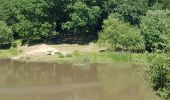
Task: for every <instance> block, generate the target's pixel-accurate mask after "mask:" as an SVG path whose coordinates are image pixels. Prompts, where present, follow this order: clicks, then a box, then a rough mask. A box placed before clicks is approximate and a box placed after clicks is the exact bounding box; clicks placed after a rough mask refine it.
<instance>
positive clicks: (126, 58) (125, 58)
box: [22, 52, 146, 63]
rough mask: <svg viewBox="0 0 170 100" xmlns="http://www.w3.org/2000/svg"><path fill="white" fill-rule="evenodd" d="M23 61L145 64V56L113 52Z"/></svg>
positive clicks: (81, 53)
mask: <svg viewBox="0 0 170 100" xmlns="http://www.w3.org/2000/svg"><path fill="white" fill-rule="evenodd" d="M22 59H24V60H25V61H45V62H46V61H54V62H60V61H61V62H76V63H89V62H100V61H101V62H102V61H120V62H145V61H146V54H134V53H113V52H103V53H99V52H74V53H72V54H67V55H62V54H59V55H47V56H31V57H25V58H22Z"/></svg>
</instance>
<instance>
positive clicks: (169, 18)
mask: <svg viewBox="0 0 170 100" xmlns="http://www.w3.org/2000/svg"><path fill="white" fill-rule="evenodd" d="M141 29H142V35H143V36H144V39H145V45H146V50H147V51H150V52H153V51H154V52H155V51H157V52H165V51H168V48H169V47H168V46H169V42H170V41H169V39H170V37H169V36H170V11H167V10H157V11H148V12H147V13H146V16H145V17H143V18H142V22H141Z"/></svg>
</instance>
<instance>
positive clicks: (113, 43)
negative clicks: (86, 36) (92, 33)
mask: <svg viewBox="0 0 170 100" xmlns="http://www.w3.org/2000/svg"><path fill="white" fill-rule="evenodd" d="M99 44H103V45H105V46H107V47H108V48H109V49H111V50H114V51H131V52H141V51H144V40H143V37H142V36H141V35H140V31H139V29H137V28H135V27H132V26H131V25H130V24H128V23H125V22H124V21H121V20H120V19H118V18H116V17H115V15H113V14H111V15H110V16H109V17H108V19H106V20H105V21H104V25H103V31H102V32H101V33H100V34H99Z"/></svg>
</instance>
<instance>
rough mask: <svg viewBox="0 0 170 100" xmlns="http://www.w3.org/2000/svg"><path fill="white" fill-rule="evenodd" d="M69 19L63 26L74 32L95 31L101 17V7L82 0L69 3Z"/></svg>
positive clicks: (67, 9)
mask: <svg viewBox="0 0 170 100" xmlns="http://www.w3.org/2000/svg"><path fill="white" fill-rule="evenodd" d="M66 11H67V12H68V13H69V18H68V20H67V21H66V22H65V23H63V24H62V28H63V29H64V30H65V29H66V30H70V31H72V32H73V33H94V32H96V25H97V22H98V19H99V17H100V7H99V6H90V5H88V4H86V3H85V2H83V1H81V0H77V1H75V2H71V3H69V4H68V5H67V8H66Z"/></svg>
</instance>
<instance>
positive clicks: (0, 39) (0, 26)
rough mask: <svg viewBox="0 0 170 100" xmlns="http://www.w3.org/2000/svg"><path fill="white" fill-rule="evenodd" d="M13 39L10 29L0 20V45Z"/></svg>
mask: <svg viewBox="0 0 170 100" xmlns="http://www.w3.org/2000/svg"><path fill="white" fill-rule="evenodd" d="M12 40H13V35H12V31H11V29H10V28H9V27H8V26H7V25H6V24H5V22H2V21H0V46H2V45H3V44H10V43H11V42H12Z"/></svg>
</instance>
